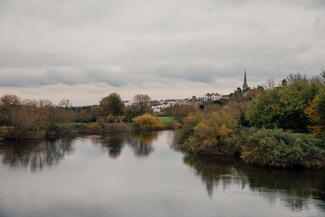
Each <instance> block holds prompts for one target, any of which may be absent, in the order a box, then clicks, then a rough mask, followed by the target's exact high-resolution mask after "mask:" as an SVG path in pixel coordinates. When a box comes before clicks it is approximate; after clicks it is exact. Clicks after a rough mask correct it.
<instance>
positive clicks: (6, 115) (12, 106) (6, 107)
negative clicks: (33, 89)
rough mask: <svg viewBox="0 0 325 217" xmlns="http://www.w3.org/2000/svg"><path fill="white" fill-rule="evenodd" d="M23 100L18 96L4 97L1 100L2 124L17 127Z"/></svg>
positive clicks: (0, 121) (0, 117)
mask: <svg viewBox="0 0 325 217" xmlns="http://www.w3.org/2000/svg"><path fill="white" fill-rule="evenodd" d="M20 106H21V99H20V98H19V97H18V96H16V95H4V96H2V97H1V98H0V123H1V124H2V125H9V126H14V127H16V126H17V124H18V123H17V122H18V119H17V117H18V114H19V110H20Z"/></svg>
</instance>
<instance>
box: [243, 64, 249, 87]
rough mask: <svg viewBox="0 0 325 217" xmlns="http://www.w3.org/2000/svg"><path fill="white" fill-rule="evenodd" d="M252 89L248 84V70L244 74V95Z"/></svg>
mask: <svg viewBox="0 0 325 217" xmlns="http://www.w3.org/2000/svg"><path fill="white" fill-rule="evenodd" d="M249 89H250V87H249V86H248V84H247V78H246V69H245V74H244V84H243V93H245V92H247V91H249Z"/></svg>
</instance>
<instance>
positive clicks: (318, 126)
mask: <svg viewBox="0 0 325 217" xmlns="http://www.w3.org/2000/svg"><path fill="white" fill-rule="evenodd" d="M305 113H306V114H307V116H308V117H309V118H310V120H311V122H312V125H311V126H310V128H311V130H312V131H314V132H316V133H319V134H325V87H324V86H323V87H322V89H321V90H320V91H319V93H318V95H317V96H316V97H315V99H314V100H313V102H312V103H311V104H310V106H309V107H308V108H307V109H306V111H305Z"/></svg>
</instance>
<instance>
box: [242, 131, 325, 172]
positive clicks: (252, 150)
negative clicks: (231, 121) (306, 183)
mask: <svg viewBox="0 0 325 217" xmlns="http://www.w3.org/2000/svg"><path fill="white" fill-rule="evenodd" d="M237 139H238V140H237V141H238V142H239V144H240V146H241V149H242V153H241V156H240V157H241V159H242V160H243V161H244V162H246V163H250V164H256V165H261V166H271V167H283V168H284V167H311V166H315V165H318V166H325V144H324V141H322V140H320V139H316V138H313V137H308V136H306V135H302V134H296V133H290V132H285V131H283V130H279V129H274V130H271V129H260V130H257V129H254V128H253V129H250V130H248V131H242V132H241V133H240V136H239V138H237Z"/></svg>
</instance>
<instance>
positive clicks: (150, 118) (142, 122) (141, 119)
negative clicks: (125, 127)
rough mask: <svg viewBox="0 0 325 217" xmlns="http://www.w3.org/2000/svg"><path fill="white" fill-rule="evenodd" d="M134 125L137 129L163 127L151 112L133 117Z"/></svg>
mask: <svg viewBox="0 0 325 217" xmlns="http://www.w3.org/2000/svg"><path fill="white" fill-rule="evenodd" d="M133 122H134V124H135V127H136V128H138V129H146V130H150V129H158V128H161V127H163V125H162V123H161V122H160V121H159V120H158V118H157V117H156V116H154V115H151V114H143V115H140V116H138V117H136V118H134V119H133Z"/></svg>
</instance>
